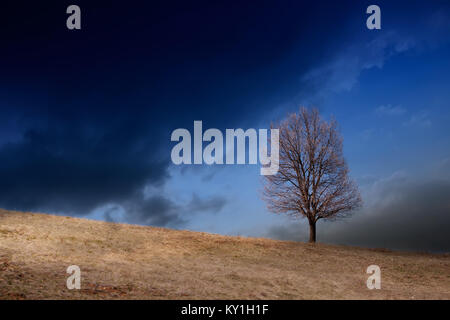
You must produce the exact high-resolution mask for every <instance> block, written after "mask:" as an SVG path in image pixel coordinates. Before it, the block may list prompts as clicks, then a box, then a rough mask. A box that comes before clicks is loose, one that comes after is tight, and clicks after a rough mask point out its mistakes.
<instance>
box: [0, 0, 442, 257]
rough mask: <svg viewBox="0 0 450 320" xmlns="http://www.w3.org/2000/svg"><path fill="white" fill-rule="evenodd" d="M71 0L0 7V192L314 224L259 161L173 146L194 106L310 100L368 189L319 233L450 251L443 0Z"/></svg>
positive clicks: (100, 214)
mask: <svg viewBox="0 0 450 320" xmlns="http://www.w3.org/2000/svg"><path fill="white" fill-rule="evenodd" d="M69 4H70V3H65V2H64V1H62V2H61V3H58V4H57V5H55V4H51V3H49V4H43V3H40V4H33V5H30V6H29V7H27V8H26V9H24V10H22V9H21V8H19V7H18V6H17V5H15V4H13V3H7V4H5V5H4V6H5V8H3V9H4V10H1V11H2V12H9V14H8V16H4V17H2V18H3V19H2V20H1V21H2V24H3V26H2V28H1V31H0V32H1V35H2V38H3V39H4V41H2V44H1V46H2V52H1V53H0V56H1V59H0V60H1V62H0V68H1V70H2V72H1V74H0V115H1V117H0V180H1V182H0V207H3V208H6V209H17V210H29V211H41V212H49V213H56V214H66V215H75V216H82V217H87V218H94V219H102V220H108V221H118V222H127V223H138V224H145V225H158V226H166V227H172V228H181V229H190V230H198V231H205V232H213V233H221V234H232V235H243V236H263V237H272V238H277V239H290V240H306V236H307V233H306V232H307V228H306V226H305V225H304V224H303V223H302V222H301V221H300V222H296V221H292V220H289V219H287V218H285V217H282V216H277V215H275V214H273V213H270V212H268V211H267V210H266V208H265V204H264V203H263V201H262V200H261V198H260V196H259V191H260V189H261V176H260V175H259V167H258V166H255V165H234V166H207V165H201V166H194V165H193V166H183V165H181V166H175V165H173V164H172V163H171V161H170V150H171V148H172V147H173V145H174V143H172V142H171V141H170V134H171V133H172V131H173V130H174V129H176V128H180V127H181V128H187V129H189V130H193V122H194V120H202V121H203V126H204V128H205V129H206V128H218V129H220V130H223V131H225V129H227V128H244V129H246V128H267V127H268V126H269V125H270V122H271V121H275V120H279V119H282V118H283V117H284V116H286V114H287V113H288V112H294V111H296V110H298V108H299V106H301V105H304V106H307V107H317V108H319V110H320V111H321V114H322V116H323V117H324V118H326V119H329V118H330V117H331V116H334V117H335V118H336V120H337V121H338V123H339V125H340V130H341V132H342V135H343V137H344V153H345V156H346V159H347V161H348V164H349V167H350V170H351V175H352V177H353V178H354V179H355V180H356V181H357V183H358V185H359V188H360V190H361V193H362V195H363V201H364V207H363V208H362V209H361V210H359V211H358V212H355V213H354V215H353V217H352V218H349V219H348V220H347V221H341V222H334V223H327V222H325V223H322V222H320V223H319V225H318V240H319V241H323V242H332V243H343V244H351V245H363V246H372V247H381V246H384V247H389V248H393V249H408V250H431V251H448V248H449V244H450V240H449V239H448V237H447V236H446V233H447V232H446V230H448V227H449V226H450V203H449V199H450V197H449V196H450V187H449V186H450V180H449V179H450V174H449V173H450V152H449V150H450V130H449V126H448V123H449V120H450V106H449V101H450V96H449V95H450V59H449V58H450V41H449V39H450V37H449V35H450V7H449V5H448V2H446V1H433V2H426V1H395V2H394V1H379V2H377V4H378V5H379V6H380V8H381V15H382V29H381V30H368V29H367V28H366V26H365V20H366V18H367V16H368V15H367V14H365V9H366V8H367V6H368V5H370V4H373V3H371V2H367V1H342V2H339V3H335V2H327V1H319V2H318V3H316V4H312V3H305V2H301V1H285V2H277V3H273V2H266V1H262V2H261V3H258V5H257V6H256V5H255V4H242V3H239V2H231V3H230V2H214V3H211V2H205V3H203V2H196V3H171V4H170V6H169V5H168V4H164V3H158V2H154V3H149V2H140V1H136V2H133V1H132V2H130V3H127V4H126V5H122V4H120V5H119V4H114V5H109V6H103V5H102V4H101V3H100V2H99V3H96V4H92V3H89V2H85V1H80V2H79V5H80V7H81V11H82V17H83V20H82V21H83V22H82V29H81V30H78V31H74V30H72V31H69V30H67V29H66V28H65V19H66V14H65V8H66V7H67V5H69ZM36 10H40V12H44V13H43V14H42V15H39V16H37V15H35V14H34V12H36ZM19 17H22V18H21V19H19ZM38 25H39V28H37V27H36V28H35V27H33V26H38ZM421 190H422V191H423V192H420V191H421ZM428 193H429V194H428ZM431 211H432V212H431ZM430 212H431V213H430ZM393 216H395V217H396V218H394V219H391V218H392V217H393Z"/></svg>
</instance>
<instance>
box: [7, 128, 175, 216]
mask: <svg viewBox="0 0 450 320" xmlns="http://www.w3.org/2000/svg"><path fill="white" fill-rule="evenodd" d="M54 126H55V127H53V126H51V127H49V128H46V129H45V130H27V131H26V132H25V134H24V135H23V138H22V139H21V140H20V141H18V142H14V143H9V144H6V145H3V146H1V147H0V177H1V183H0V206H1V207H4V208H9V209H18V210H42V211H47V212H57V213H66V214H77V215H85V214H89V213H90V212H91V211H92V210H93V209H95V208H97V207H99V206H102V205H106V204H108V203H121V202H123V201H126V200H127V199H129V198H130V197H135V195H136V194H137V193H139V192H140V191H141V190H142V189H143V188H144V186H145V185H147V184H151V185H158V184H162V183H164V181H165V179H166V178H167V172H166V170H167V167H168V164H169V162H168V159H167V158H164V157H161V158H158V157H155V156H154V154H153V153H154V152H155V151H157V150H158V148H159V147H158V146H157V145H156V144H155V142H154V141H151V140H150V141H149V142H148V143H147V144H145V143H143V142H141V137H140V134H142V132H141V131H140V130H134V132H133V128H132V127H127V126H125V127H118V128H105V127H100V126H97V127H96V128H95V131H94V132H92V133H89V132H85V131H84V130H83V128H80V127H77V126H72V125H70V124H68V125H67V127H63V128H56V127H57V126H58V124H57V123H54Z"/></svg>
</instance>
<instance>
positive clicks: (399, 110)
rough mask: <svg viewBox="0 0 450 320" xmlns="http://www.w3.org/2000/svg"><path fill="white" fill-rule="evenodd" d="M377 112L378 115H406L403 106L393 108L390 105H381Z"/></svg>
mask: <svg viewBox="0 0 450 320" xmlns="http://www.w3.org/2000/svg"><path fill="white" fill-rule="evenodd" d="M375 112H376V113H377V114H378V115H387V116H400V115H404V114H405V113H406V109H405V108H403V107H402V106H395V107H394V106H392V105H390V104H388V105H381V106H379V107H378V108H376V109H375Z"/></svg>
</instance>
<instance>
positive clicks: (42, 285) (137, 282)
mask: <svg viewBox="0 0 450 320" xmlns="http://www.w3.org/2000/svg"><path fill="white" fill-rule="evenodd" d="M371 264H376V265H379V266H380V267H381V290H369V289H367V287H366V280H367V277H368V276H369V275H367V274H366V268H367V267H368V266H369V265H371ZM69 265H78V266H79V267H80V268H81V276H82V282H81V290H68V289H67V288H66V279H67V277H68V276H69V275H68V274H66V269H67V267H68V266H69ZM0 298H1V299H42V298H44V299H47V298H52V299H116V298H120V299H450V256H449V255H448V254H447V255H432V254H419V253H403V252H390V251H387V250H370V249H363V248H355V247H345V246H333V245H324V244H316V245H310V244H306V243H296V242H288V241H276V240H269V239H260V238H244V237H229V236H220V235H213V234H207V233H199V232H190V231H177V230H171V229H164V228H154V227H143V226H135V225H125V224H115V223H107V222H99V221H91V220H86V219H78V218H71V217H62V216H53V215H46V214H32V213H20V212H11V211H3V210H0Z"/></svg>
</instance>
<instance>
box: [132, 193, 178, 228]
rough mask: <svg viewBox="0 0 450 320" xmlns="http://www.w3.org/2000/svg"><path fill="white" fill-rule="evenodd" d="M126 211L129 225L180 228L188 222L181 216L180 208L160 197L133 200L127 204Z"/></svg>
mask: <svg viewBox="0 0 450 320" xmlns="http://www.w3.org/2000/svg"><path fill="white" fill-rule="evenodd" d="M124 210H125V212H126V215H127V222H129V223H136V224H143V225H152V226H161V227H164V226H170V227H178V226H180V225H182V224H184V223H185V222H186V221H185V220H184V219H182V218H181V216H180V207H179V206H178V205H176V204H175V203H174V202H173V201H172V200H170V199H168V198H166V197H164V196H160V195H156V196H151V197H149V198H135V199H131V201H127V203H125V205H124Z"/></svg>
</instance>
